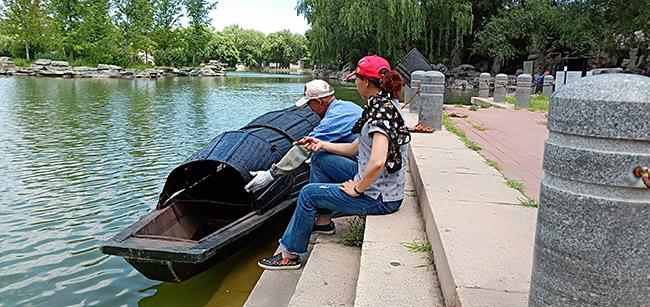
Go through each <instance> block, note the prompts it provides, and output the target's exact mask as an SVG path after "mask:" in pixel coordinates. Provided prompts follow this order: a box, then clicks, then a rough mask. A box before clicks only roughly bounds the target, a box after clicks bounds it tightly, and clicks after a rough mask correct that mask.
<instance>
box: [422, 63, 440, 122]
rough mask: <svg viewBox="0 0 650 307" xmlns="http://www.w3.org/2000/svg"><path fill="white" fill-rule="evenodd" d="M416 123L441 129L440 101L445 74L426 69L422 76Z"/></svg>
mask: <svg viewBox="0 0 650 307" xmlns="http://www.w3.org/2000/svg"><path fill="white" fill-rule="evenodd" d="M420 88H421V94H420V106H419V110H420V112H419V116H418V123H422V124H424V125H426V126H429V127H431V128H433V129H435V130H442V103H443V102H444V99H445V97H444V94H445V75H444V74H443V73H441V72H439V71H433V70H432V71H427V72H426V73H424V75H423V77H422V85H421V86H420Z"/></svg>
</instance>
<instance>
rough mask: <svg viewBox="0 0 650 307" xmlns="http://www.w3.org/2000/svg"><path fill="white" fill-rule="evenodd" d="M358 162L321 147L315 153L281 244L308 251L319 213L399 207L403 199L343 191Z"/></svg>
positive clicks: (294, 251)
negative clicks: (343, 186) (385, 198)
mask: <svg viewBox="0 0 650 307" xmlns="http://www.w3.org/2000/svg"><path fill="white" fill-rule="evenodd" d="M356 174H357V162H356V161H353V160H351V159H349V158H347V157H343V156H338V155H335V154H331V153H328V152H323V151H319V152H316V153H314V154H313V155H312V156H311V172H310V176H309V182H310V183H309V184H308V185H306V186H304V187H303V188H302V190H301V191H300V195H299V196H298V203H297V204H296V210H295V211H294V212H293V217H291V221H290V222H289V226H287V230H286V231H285V232H284V235H283V236H282V239H280V244H281V245H282V247H284V249H285V250H286V251H287V252H289V253H291V254H294V255H302V254H305V253H306V252H307V246H308V244H309V236H310V235H311V231H312V227H313V226H314V219H315V218H316V215H317V214H331V213H332V212H333V211H336V212H341V213H347V214H352V215H362V216H365V215H380V214H389V213H393V212H395V211H397V209H399V206H400V205H401V204H402V201H401V200H399V201H392V202H383V201H382V198H381V196H380V197H379V198H378V199H373V198H372V197H370V196H366V195H361V196H359V197H352V196H349V195H348V194H346V193H345V192H343V191H341V190H340V189H339V188H340V187H341V183H343V182H345V181H347V180H352V179H354V176H355V175H356Z"/></svg>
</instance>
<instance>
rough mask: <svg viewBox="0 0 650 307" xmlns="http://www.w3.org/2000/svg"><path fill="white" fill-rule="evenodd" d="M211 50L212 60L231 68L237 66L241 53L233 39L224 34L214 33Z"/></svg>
mask: <svg viewBox="0 0 650 307" xmlns="http://www.w3.org/2000/svg"><path fill="white" fill-rule="evenodd" d="M209 50H210V51H209V52H210V53H209V56H210V58H211V59H215V60H218V61H220V62H223V63H228V65H229V66H235V65H237V63H238V62H239V59H240V58H239V56H240V53H239V50H238V49H237V46H236V44H235V41H234V39H233V37H232V36H230V35H225V34H224V33H223V32H216V33H214V37H213V39H212V41H211V42H210V49H209Z"/></svg>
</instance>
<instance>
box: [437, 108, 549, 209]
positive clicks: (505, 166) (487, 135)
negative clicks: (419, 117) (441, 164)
mask: <svg viewBox="0 0 650 307" xmlns="http://www.w3.org/2000/svg"><path fill="white" fill-rule="evenodd" d="M445 112H446V113H447V114H450V113H456V114H466V115H467V116H468V117H467V118H457V117H451V119H452V120H453V122H454V123H455V124H456V127H458V128H460V129H462V130H463V131H464V132H465V134H467V136H468V137H469V138H470V139H472V140H473V141H474V142H475V143H477V144H478V145H480V146H481V148H482V150H481V151H480V153H481V155H483V156H484V157H485V158H488V159H490V160H493V161H496V162H497V163H498V164H499V170H500V171H501V173H502V174H503V175H504V176H505V177H506V178H508V179H516V180H519V181H521V182H523V183H524V194H525V195H526V196H528V197H529V198H533V199H536V200H539V188H540V182H541V180H542V176H543V175H544V171H543V170H542V161H543V156H544V141H546V139H547V138H548V130H547V129H546V114H545V113H544V112H530V111H527V110H505V109H497V108H488V109H479V110H477V111H470V110H468V109H466V108H462V107H454V106H445ZM483 129H486V130H485V131H480V130H483Z"/></svg>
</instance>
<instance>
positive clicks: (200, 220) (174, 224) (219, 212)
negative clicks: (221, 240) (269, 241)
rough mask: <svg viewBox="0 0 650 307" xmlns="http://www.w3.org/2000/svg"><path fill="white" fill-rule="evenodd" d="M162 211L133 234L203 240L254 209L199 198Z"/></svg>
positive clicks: (153, 237) (174, 204) (162, 238)
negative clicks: (203, 200) (207, 201)
mask: <svg viewBox="0 0 650 307" xmlns="http://www.w3.org/2000/svg"><path fill="white" fill-rule="evenodd" d="M159 211H160V212H157V215H156V216H155V217H154V218H153V219H151V220H150V221H149V222H148V223H146V224H145V225H143V227H142V228H140V229H139V230H138V231H137V232H136V233H135V234H134V235H133V236H134V237H136V238H142V239H161V240H171V241H200V240H201V239H204V238H206V237H208V236H209V235H211V234H213V233H216V232H219V231H220V230H222V229H224V228H226V226H228V225H230V224H232V223H233V222H236V221H237V220H240V219H242V218H244V217H247V216H248V215H250V214H252V213H254V212H253V210H252V208H251V207H250V206H249V207H244V206H231V205H229V204H216V203H200V202H197V201H177V202H174V203H173V204H171V205H170V206H167V207H165V208H163V209H161V210H159Z"/></svg>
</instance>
